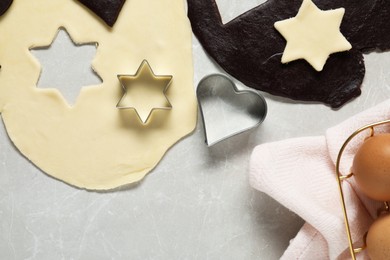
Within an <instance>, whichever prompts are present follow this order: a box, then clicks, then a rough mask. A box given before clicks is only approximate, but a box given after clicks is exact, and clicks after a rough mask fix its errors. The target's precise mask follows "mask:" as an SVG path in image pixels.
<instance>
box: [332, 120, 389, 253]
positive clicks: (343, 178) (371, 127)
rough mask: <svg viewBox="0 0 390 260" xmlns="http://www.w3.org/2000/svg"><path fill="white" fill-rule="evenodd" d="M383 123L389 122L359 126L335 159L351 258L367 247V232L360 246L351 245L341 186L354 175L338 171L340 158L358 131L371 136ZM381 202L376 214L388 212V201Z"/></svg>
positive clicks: (349, 228) (387, 122)
mask: <svg viewBox="0 0 390 260" xmlns="http://www.w3.org/2000/svg"><path fill="white" fill-rule="evenodd" d="M385 124H390V120H386V121H381V122H377V123H374V124H370V125H367V126H364V127H362V128H360V129H358V130H356V131H355V132H354V133H353V134H351V135H350V136H349V137H348V138H347V140H346V141H345V142H344V144H343V145H342V146H341V148H340V151H339V154H338V156H337V160H336V174H337V182H338V187H339V191H340V199H341V205H342V209H343V213H344V223H345V229H346V233H347V238H348V245H349V251H350V254H351V257H352V259H353V260H356V254H358V253H360V252H362V251H363V250H365V249H366V247H367V244H366V236H367V234H366V235H365V236H364V237H363V245H361V246H360V247H356V248H355V247H354V245H353V244H354V242H353V238H352V235H351V227H350V224H349V220H348V212H347V206H346V203H345V198H344V192H343V186H342V183H343V181H346V180H347V179H349V178H352V177H353V176H354V174H353V173H349V174H347V175H344V174H342V173H341V171H340V165H341V159H342V156H343V153H344V151H345V149H346V148H347V146H348V144H349V143H350V142H351V141H352V139H354V138H355V137H356V136H357V135H359V134H360V133H362V132H364V131H366V130H370V134H369V136H368V137H373V136H374V135H375V129H374V128H375V127H378V126H382V125H385ZM368 137H367V138H368ZM383 203H384V208H383V209H379V210H378V215H380V213H382V212H389V211H390V206H389V203H388V202H383Z"/></svg>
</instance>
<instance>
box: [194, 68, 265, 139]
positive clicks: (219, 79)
mask: <svg viewBox="0 0 390 260" xmlns="http://www.w3.org/2000/svg"><path fill="white" fill-rule="evenodd" d="M196 94H197V97H198V102H199V107H200V111H201V114H202V119H203V127H204V130H205V134H206V143H207V145H208V146H212V145H214V144H216V143H218V142H220V141H222V140H225V139H227V138H229V137H232V136H235V135H238V134H240V133H242V132H244V131H247V130H249V129H252V128H254V127H256V126H258V125H260V124H261V123H262V122H263V121H264V119H265V116H266V114H267V103H266V101H265V99H264V97H263V96H261V95H260V94H259V93H258V92H256V91H254V90H238V88H237V86H236V85H235V84H234V82H233V81H232V80H231V79H230V78H228V77H226V76H224V75H222V74H212V75H209V76H206V77H204V78H203V79H202V80H201V81H200V82H199V85H198V88H197V90H196Z"/></svg>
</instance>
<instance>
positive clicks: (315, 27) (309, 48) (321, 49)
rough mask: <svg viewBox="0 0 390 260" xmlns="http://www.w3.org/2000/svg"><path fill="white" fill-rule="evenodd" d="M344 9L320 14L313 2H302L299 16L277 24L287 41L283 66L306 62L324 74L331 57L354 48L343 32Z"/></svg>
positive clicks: (305, 0)
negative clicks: (325, 66) (299, 60)
mask: <svg viewBox="0 0 390 260" xmlns="http://www.w3.org/2000/svg"><path fill="white" fill-rule="evenodd" d="M344 13H345V9H344V8H338V9H335V10H327V11H322V10H320V9H319V8H318V7H317V6H316V5H315V4H314V3H313V2H312V1H311V0H303V3H302V6H301V7H300V9H299V11H298V14H297V16H295V17H293V18H290V19H287V20H283V21H279V22H276V23H275V28H276V30H278V31H279V32H280V34H282V36H283V37H284V38H285V39H286V41H287V46H286V48H285V50H284V53H283V56H282V63H288V62H290V61H294V60H298V59H305V60H306V61H307V62H309V63H310V65H312V66H313V68H314V69H315V70H317V71H322V69H323V67H324V65H325V63H326V60H327V59H328V58H329V55H330V54H332V53H336V52H343V51H347V50H350V49H351V48H352V46H351V44H350V43H349V42H348V41H347V39H346V38H345V37H344V36H343V35H342V34H341V32H340V25H341V22H342V19H343V16H344Z"/></svg>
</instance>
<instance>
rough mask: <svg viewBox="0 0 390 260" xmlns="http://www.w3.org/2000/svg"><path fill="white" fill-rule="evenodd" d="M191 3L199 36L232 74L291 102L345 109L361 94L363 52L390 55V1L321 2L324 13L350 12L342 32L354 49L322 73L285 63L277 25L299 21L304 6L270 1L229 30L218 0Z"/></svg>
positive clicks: (337, 57) (238, 19)
mask: <svg viewBox="0 0 390 260" xmlns="http://www.w3.org/2000/svg"><path fill="white" fill-rule="evenodd" d="M226 1H233V0H226ZM187 3H188V17H189V18H190V20H191V24H192V29H193V32H194V34H195V35H196V37H197V38H198V40H199V41H200V43H201V44H202V46H203V48H204V49H205V50H206V51H207V53H208V54H209V55H210V57H212V58H213V59H214V60H215V61H216V62H217V63H218V64H219V65H220V66H221V67H222V68H223V69H224V70H225V71H226V72H228V73H229V74H230V75H232V76H234V77H235V78H236V79H238V80H240V81H241V82H242V83H244V84H245V85H247V86H248V87H251V88H254V89H258V90H261V91H266V92H268V93H270V94H273V95H278V96H282V97H287V98H290V99H295V100H302V101H310V102H313V101H314V102H323V103H325V104H329V105H330V106H331V107H333V108H337V107H340V106H342V105H343V104H345V103H346V102H348V101H349V100H351V99H353V98H355V97H357V96H359V95H360V93H361V90H360V86H361V84H362V82H363V78H364V74H365V66H364V59H363V55H362V52H367V51H371V50H374V49H376V50H381V51H386V50H388V49H390V23H389V22H388V19H389V17H390V1H388V0H371V1H367V0H316V1H315V4H316V5H317V6H318V7H319V8H320V9H321V10H331V9H337V8H340V7H344V8H345V15H344V17H343V23H342V25H341V28H340V31H341V32H342V33H343V35H345V37H346V38H347V39H348V41H349V42H350V43H351V44H352V46H353V49H352V50H350V51H348V52H340V53H335V54H332V55H331V56H330V58H329V59H328V60H327V62H326V64H325V67H324V70H323V71H321V72H317V71H315V70H314V69H313V68H312V67H311V66H310V65H309V64H308V63H307V62H306V61H304V60H297V61H293V62H290V63H288V64H282V63H281V62H280V59H281V56H282V54H283V50H284V48H285V47H286V40H285V39H284V38H283V36H282V35H280V33H279V32H278V31H277V30H276V29H275V28H274V24H275V22H277V21H281V20H284V19H288V18H291V17H294V16H295V15H296V14H297V13H298V10H299V8H300V6H301V5H302V0H268V1H266V2H265V3H263V4H261V5H259V6H257V7H255V8H253V9H251V10H249V11H247V12H245V13H243V14H241V15H240V16H238V17H236V18H235V19H233V20H231V21H230V22H228V23H226V24H223V23H222V20H221V16H220V14H219V10H218V6H217V4H216V0H187Z"/></svg>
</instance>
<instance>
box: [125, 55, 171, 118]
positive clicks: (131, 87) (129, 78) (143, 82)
mask: <svg viewBox="0 0 390 260" xmlns="http://www.w3.org/2000/svg"><path fill="white" fill-rule="evenodd" d="M172 78H173V77H172V76H169V75H165V76H161V75H155V74H154V73H153V71H152V68H151V67H150V65H149V63H148V62H147V61H146V60H144V61H143V62H142V63H141V65H140V66H139V68H138V70H137V72H136V74H135V75H118V79H119V81H120V83H121V85H122V88H123V90H124V95H123V97H122V98H121V100H120V101H119V103H118V104H117V108H119V109H133V110H134V111H135V113H136V114H137V116H138V118H139V119H140V120H141V122H142V123H143V124H146V123H147V122H148V121H149V119H150V116H151V114H152V112H153V111H154V110H156V109H163V110H169V109H172V105H171V103H170V102H169V100H168V98H167V97H166V91H167V89H168V87H169V85H170V84H171V82H172Z"/></svg>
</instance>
